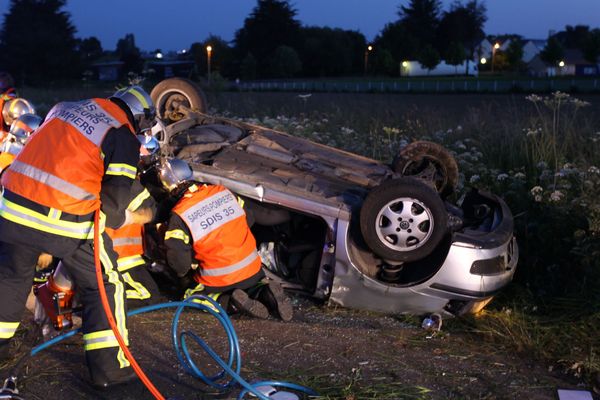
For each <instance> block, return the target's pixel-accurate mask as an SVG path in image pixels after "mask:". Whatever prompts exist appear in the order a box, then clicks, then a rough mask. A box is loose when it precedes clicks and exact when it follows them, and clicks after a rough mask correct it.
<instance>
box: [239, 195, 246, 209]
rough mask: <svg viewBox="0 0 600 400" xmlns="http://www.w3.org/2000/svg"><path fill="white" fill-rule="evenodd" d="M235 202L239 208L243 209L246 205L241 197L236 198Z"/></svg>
mask: <svg viewBox="0 0 600 400" xmlns="http://www.w3.org/2000/svg"><path fill="white" fill-rule="evenodd" d="M237 202H238V204H239V205H240V207H242V208H244V204H246V202H245V201H244V199H242V198H241V197H239V196H238V198H237Z"/></svg>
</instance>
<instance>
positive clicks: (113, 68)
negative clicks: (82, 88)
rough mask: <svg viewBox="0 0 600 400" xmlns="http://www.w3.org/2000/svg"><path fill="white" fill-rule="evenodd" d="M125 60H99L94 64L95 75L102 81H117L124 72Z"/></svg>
mask: <svg viewBox="0 0 600 400" xmlns="http://www.w3.org/2000/svg"><path fill="white" fill-rule="evenodd" d="M124 65H125V63H124V62H123V61H118V60H113V61H99V62H95V63H93V64H92V70H93V71H94V77H95V78H96V79H98V80H100V81H117V80H119V79H120V78H121V76H122V74H123V66H124Z"/></svg>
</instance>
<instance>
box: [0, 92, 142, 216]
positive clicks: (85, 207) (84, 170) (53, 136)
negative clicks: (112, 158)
mask: <svg viewBox="0 0 600 400" xmlns="http://www.w3.org/2000/svg"><path fill="white" fill-rule="evenodd" d="M123 125H127V126H128V127H129V129H130V131H131V133H132V134H134V129H133V127H132V126H131V124H130V123H129V121H128V119H127V115H126V114H125V112H124V111H123V110H121V109H120V108H119V107H118V106H117V105H116V104H114V103H112V102H110V101H109V100H106V99H90V100H83V101H79V102H72V103H59V104H57V105H56V106H54V108H52V110H50V112H49V113H48V116H47V117H46V120H45V122H44V124H43V125H42V126H41V127H39V128H38V129H37V130H36V131H35V133H34V134H33V135H31V136H30V138H29V140H28V142H27V146H25V147H24V148H23V150H22V151H21V152H20V153H19V155H18V156H17V157H16V159H15V160H14V161H13V163H12V164H11V166H10V167H9V168H8V169H7V170H6V171H5V173H4V174H3V177H2V185H3V186H4V187H5V188H6V189H7V190H9V191H11V192H13V193H16V194H18V195H20V196H23V197H25V198H27V199H32V200H35V202H37V203H39V204H42V205H44V206H46V207H51V208H55V209H57V210H60V211H64V212H67V213H70V214H75V215H85V214H88V213H91V212H92V211H94V210H96V209H98V208H99V207H100V199H99V197H100V189H101V183H102V178H103V176H104V161H103V154H102V150H101V145H102V141H103V140H104V137H105V136H106V133H107V132H108V131H109V130H110V129H112V128H119V127H121V126H123Z"/></svg>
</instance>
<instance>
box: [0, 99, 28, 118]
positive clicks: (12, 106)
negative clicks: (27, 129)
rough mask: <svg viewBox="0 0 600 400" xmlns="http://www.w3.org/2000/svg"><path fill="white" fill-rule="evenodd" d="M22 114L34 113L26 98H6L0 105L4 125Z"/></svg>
mask: <svg viewBox="0 0 600 400" xmlns="http://www.w3.org/2000/svg"><path fill="white" fill-rule="evenodd" d="M23 114H35V109H34V108H33V106H32V105H31V104H30V103H29V102H28V101H27V100H25V99H22V98H20V97H17V98H16V99H12V100H8V101H7V102H6V103H4V106H3V107H2V118H4V123H5V124H6V125H10V124H12V123H13V121H14V120H16V119H17V118H19V117H20V116H21V115H23Z"/></svg>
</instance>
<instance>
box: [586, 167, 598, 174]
mask: <svg viewBox="0 0 600 400" xmlns="http://www.w3.org/2000/svg"><path fill="white" fill-rule="evenodd" d="M588 172H589V173H590V174H600V168H598V167H596V166H594V165H592V166H591V167H589V168H588Z"/></svg>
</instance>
